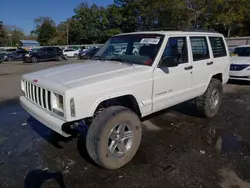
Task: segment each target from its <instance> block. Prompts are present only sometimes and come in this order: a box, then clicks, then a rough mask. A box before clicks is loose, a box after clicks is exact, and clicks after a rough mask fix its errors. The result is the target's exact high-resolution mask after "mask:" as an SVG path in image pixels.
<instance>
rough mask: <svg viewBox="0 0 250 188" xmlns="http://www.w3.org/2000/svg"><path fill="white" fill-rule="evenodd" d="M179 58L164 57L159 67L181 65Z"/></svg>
mask: <svg viewBox="0 0 250 188" xmlns="http://www.w3.org/2000/svg"><path fill="white" fill-rule="evenodd" d="M178 62H179V61H178V59H177V58H173V57H169V56H167V57H164V58H163V59H162V60H161V62H160V66H159V67H177V66H178V65H179V63H178Z"/></svg>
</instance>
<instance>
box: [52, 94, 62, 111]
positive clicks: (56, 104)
mask: <svg viewBox="0 0 250 188" xmlns="http://www.w3.org/2000/svg"><path fill="white" fill-rule="evenodd" d="M51 104H52V110H53V112H54V113H55V114H57V115H59V116H64V102H63V96H62V95H59V94H57V93H52V96H51Z"/></svg>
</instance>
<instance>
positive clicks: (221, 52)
mask: <svg viewBox="0 0 250 188" xmlns="http://www.w3.org/2000/svg"><path fill="white" fill-rule="evenodd" d="M209 42H210V45H211V49H212V56H213V64H212V65H211V68H212V72H213V74H217V72H220V73H223V78H222V79H223V80H222V81H223V83H225V82H227V80H228V79H229V70H230V56H229V52H228V49H227V47H226V45H225V44H226V41H225V40H224V38H223V37H220V36H210V37H209ZM249 55H250V49H249ZM249 55H248V56H249Z"/></svg>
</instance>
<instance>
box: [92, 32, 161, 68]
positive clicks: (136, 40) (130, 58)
mask: <svg viewBox="0 0 250 188" xmlns="http://www.w3.org/2000/svg"><path fill="white" fill-rule="evenodd" d="M163 39H164V35H158V34H131V35H120V36H114V37H111V38H110V39H109V40H108V41H107V42H106V43H105V44H104V46H103V47H102V48H101V49H100V50H99V51H98V52H97V53H96V54H95V56H94V57H93V58H92V59H100V60H107V61H120V62H123V63H133V64H139V65H148V66H151V65H152V64H153V62H154V60H155V57H156V56H157V54H158V51H159V49H160V48H161V45H162V42H163Z"/></svg>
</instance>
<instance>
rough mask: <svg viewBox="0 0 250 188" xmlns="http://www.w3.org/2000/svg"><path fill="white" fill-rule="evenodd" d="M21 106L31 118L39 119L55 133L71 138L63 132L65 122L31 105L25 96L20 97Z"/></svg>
mask: <svg viewBox="0 0 250 188" xmlns="http://www.w3.org/2000/svg"><path fill="white" fill-rule="evenodd" d="M20 104H21V106H22V107H23V108H24V109H25V110H26V111H27V112H28V113H29V114H30V115H31V116H33V117H34V118H35V119H37V120H38V121H39V122H41V123H42V124H44V125H45V126H47V127H48V128H50V129H52V130H53V131H55V132H57V133H59V134H60V135H62V136H64V137H69V136H70V135H69V134H67V133H65V132H63V131H62V126H63V124H65V123H66V122H65V121H63V120H61V119H59V118H57V117H55V116H52V115H50V114H48V113H47V112H45V111H43V110H42V109H40V108H39V107H37V106H36V105H34V104H33V103H31V102H30V101H29V100H28V99H27V98H25V97H24V96H21V97H20Z"/></svg>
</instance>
